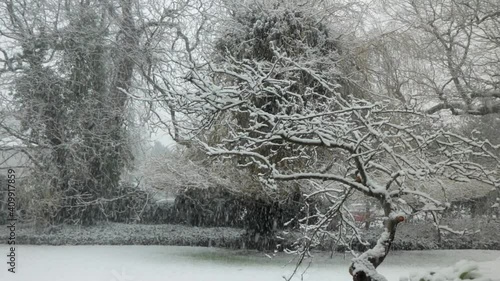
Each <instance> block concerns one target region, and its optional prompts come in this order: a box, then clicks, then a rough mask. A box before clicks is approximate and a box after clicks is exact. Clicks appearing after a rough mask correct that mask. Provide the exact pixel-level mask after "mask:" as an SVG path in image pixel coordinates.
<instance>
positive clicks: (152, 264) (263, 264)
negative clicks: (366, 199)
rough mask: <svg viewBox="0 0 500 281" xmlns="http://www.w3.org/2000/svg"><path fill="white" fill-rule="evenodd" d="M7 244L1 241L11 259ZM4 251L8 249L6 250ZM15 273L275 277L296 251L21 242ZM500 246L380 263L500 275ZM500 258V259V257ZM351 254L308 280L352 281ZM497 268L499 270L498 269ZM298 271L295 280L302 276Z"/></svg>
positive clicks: (5, 275)
mask: <svg viewBox="0 0 500 281" xmlns="http://www.w3.org/2000/svg"><path fill="white" fill-rule="evenodd" d="M7 251H8V247H7V245H0V253H1V255H2V256H3V257H4V260H6V258H5V256H6V254H7ZM4 253H5V254H4ZM16 257H17V260H16V262H17V263H16V271H17V272H16V273H15V274H12V273H10V272H8V271H7V267H8V265H7V264H6V263H5V261H4V262H2V263H1V264H2V266H1V267H3V268H0V280H2V281H4V280H20V281H44V280H51V281H58V280H60V281H67V280H72V281H80V280H81V281H83V280H85V281H89V280H91V281H156V280H162V281H165V280H168V281H181V280H182V281H256V280H261V281H268V280H269V281H271V280H276V281H278V280H283V278H282V276H283V275H286V276H288V275H289V274H291V273H292V271H293V269H294V262H291V263H289V264H287V262H288V261H289V260H290V259H291V258H292V256H288V255H284V254H280V255H278V256H276V257H273V258H269V257H266V256H265V255H264V254H262V253H255V252H250V253H249V252H242V251H232V250H224V249H216V248H201V247H175V246H28V245H27V246H22V245H21V246H17V248H16ZM498 258H500V251H484V250H439V251H413V252H402V251H400V252H392V253H391V254H389V256H388V257H387V259H386V261H385V262H384V263H383V264H382V265H381V266H380V268H379V271H380V273H382V274H384V275H385V276H386V277H387V278H388V280H395V281H397V280H399V277H401V276H408V274H409V272H413V271H423V270H429V269H432V268H436V267H445V266H450V265H452V264H454V263H456V262H457V261H459V260H462V259H468V260H473V261H476V262H478V263H479V264H480V265H481V266H484V267H485V270H489V271H490V272H489V275H490V277H491V278H492V279H493V280H500V259H498ZM497 259H498V260H497ZM349 260H350V258H349V257H347V258H346V259H344V258H343V257H342V256H336V257H334V258H333V259H330V258H329V256H328V254H327V253H321V254H317V256H316V257H315V259H314V262H313V263H312V265H311V267H310V268H309V269H308V270H307V272H306V273H305V275H304V280H314V281H327V280H328V281H332V280H335V281H344V280H345V281H350V280H352V278H351V277H350V275H349V273H348V272H347V268H348V265H349ZM495 271H496V272H495ZM301 272H302V271H299V272H298V274H297V275H296V278H295V279H294V280H301V276H300V275H301Z"/></svg>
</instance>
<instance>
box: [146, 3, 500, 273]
mask: <svg viewBox="0 0 500 281" xmlns="http://www.w3.org/2000/svg"><path fill="white" fill-rule="evenodd" d="M289 5H294V4H293V3H292V4H289ZM290 7H291V6H287V4H275V5H274V6H273V4H269V3H267V4H258V5H254V6H253V7H248V6H245V5H236V6H235V7H231V8H230V9H229V11H230V18H232V20H233V24H232V25H229V26H228V31H226V32H228V33H225V34H223V35H222V37H221V38H223V39H222V40H221V41H219V43H221V44H219V45H216V47H217V46H218V47H219V51H218V52H219V53H218V54H219V55H215V56H214V57H213V59H212V60H208V62H207V63H206V65H204V66H203V65H202V66H200V65H196V66H197V67H192V68H191V70H190V72H189V73H188V74H187V75H186V76H185V81H187V82H189V86H185V87H184V91H174V90H172V89H169V88H168V87H161V86H159V84H158V83H157V84H156V85H155V87H158V91H160V92H161V91H164V93H165V97H168V98H169V99H171V100H172V101H173V103H171V105H172V107H173V108H174V109H175V111H176V112H177V113H182V114H183V115H184V116H191V117H192V118H193V119H192V120H194V121H195V122H194V123H192V124H193V127H191V128H188V127H187V126H186V127H183V130H184V131H187V132H188V133H189V134H188V136H191V137H193V136H194V138H193V139H194V140H195V141H196V142H197V143H198V144H199V145H200V146H201V147H202V148H203V149H204V150H205V151H206V153H208V154H209V155H212V156H220V157H223V158H229V159H233V160H236V162H235V163H236V164H237V165H240V166H245V167H251V168H252V169H253V171H255V173H256V174H257V175H258V176H259V177H260V179H261V184H262V185H263V186H264V187H265V189H267V190H275V189H278V188H279V186H280V184H279V182H283V181H293V182H296V183H298V184H300V185H303V186H306V185H307V186H308V188H307V189H304V190H303V192H306V193H307V195H306V197H307V198H314V197H318V196H321V197H322V198H324V200H326V201H327V202H330V205H329V207H328V208H327V209H326V210H321V209H319V208H314V206H312V205H309V204H307V202H306V205H305V207H304V208H312V209H311V212H305V214H308V215H307V216H306V217H303V218H300V219H298V222H299V225H300V228H301V230H302V231H303V232H304V234H305V235H304V238H303V239H301V240H299V241H298V243H297V244H296V248H295V250H296V251H298V252H300V253H301V254H302V258H303V257H304V256H305V255H306V254H307V253H308V250H309V249H310V248H311V247H314V246H315V245H317V243H320V242H319V239H318V237H322V236H324V235H328V236H329V237H331V238H333V239H334V240H335V241H338V243H339V244H342V245H346V246H348V247H349V245H350V240H349V239H350V237H354V238H357V239H359V240H360V241H362V238H361V237H360V232H359V229H358V228H357V226H356V225H355V223H354V222H353V217H352V215H351V214H350V212H349V210H348V208H347V206H346V204H345V202H346V200H347V199H348V198H349V196H350V195H351V194H352V193H353V192H357V193H361V194H364V195H365V196H368V197H371V198H375V199H377V200H378V201H379V203H380V208H381V209H382V210H383V211H384V214H385V217H386V220H385V224H384V226H385V230H384V232H383V233H382V234H381V236H380V239H379V240H378V242H377V244H376V245H375V246H374V247H373V248H372V249H370V250H368V251H366V252H364V253H362V254H361V255H359V256H358V257H357V258H355V259H354V260H353V264H352V266H351V268H350V272H351V274H352V275H353V280H385V278H384V277H383V276H380V275H379V274H378V273H377V272H376V270H375V269H376V268H377V267H378V266H379V265H380V264H381V263H382V262H383V260H384V258H385V257H386V256H387V254H388V252H389V249H390V245H391V243H392V241H393V239H394V236H395V233H396V227H397V225H398V224H399V223H400V222H402V221H404V220H405V217H406V216H407V215H408V213H405V212H403V211H402V210H412V209H413V210H414V212H420V211H440V210H444V209H445V208H446V204H445V202H440V201H439V200H435V199H433V198H432V197H431V196H430V195H429V194H428V193H426V192H422V189H421V188H420V186H425V185H426V183H433V182H434V181H439V178H441V177H446V178H450V179H453V180H463V181H467V180H477V181H482V182H484V183H487V184H490V185H491V186H495V187H498V186H499V185H500V182H499V180H498V178H497V175H496V171H497V170H498V167H499V166H498V165H499V159H498V157H497V156H496V154H495V153H496V151H498V149H499V148H500V147H499V146H498V145H493V144H491V143H490V142H488V141H481V140H478V139H474V138H467V137H464V136H462V135H460V134H457V133H454V132H450V131H446V130H443V129H437V130H433V131H430V130H428V128H427V126H428V125H429V124H432V122H433V120H432V119H429V118H430V117H427V116H425V115H423V114H421V113H419V112H417V111H414V110H410V109H408V108H405V107H400V106H398V104H397V103H394V102H392V101H391V100H390V99H380V98H373V97H366V96H365V95H357V94H356V91H354V92H353V91H347V90H346V88H348V87H349V86H350V85H358V86H362V87H359V88H358V89H365V90H366V88H364V87H367V86H366V85H364V86H363V84H361V83H360V80H358V79H357V77H363V76H364V75H363V73H359V72H358V73H356V71H355V69H359V68H356V60H354V61H352V60H350V59H349V56H350V55H351V53H350V52H348V51H344V50H349V44H348V43H347V42H352V41H353V40H356V38H355V37H348V39H346V41H343V40H342V35H340V34H337V35H336V36H334V35H333V34H334V32H333V30H329V28H330V25H328V24H326V23H325V22H322V21H321V20H319V21H318V20H311V19H317V18H320V19H321V18H322V17H321V16H318V15H321V13H319V12H318V11H316V13H315V12H314V9H311V7H308V6H307V7H304V6H300V7H299V6H293V10H292V9H289V8H290ZM342 8H344V9H347V8H349V6H343V7H342V6H336V12H339V11H340V10H342ZM328 11H331V10H328ZM339 13H340V12H339ZM330 19H331V18H330ZM247 21H248V22H247ZM239 32H241V33H239ZM346 37H347V36H346ZM318 42H319V43H318ZM220 47H222V48H220ZM220 50H222V51H220ZM346 61H348V62H350V65H351V66H353V68H347V67H345V65H344V63H345V62H346ZM353 74H357V75H353ZM348 82H350V83H348ZM221 126H222V127H223V128H224V130H223V134H222V135H220V137H218V138H216V139H213V138H207V137H206V134H205V133H206V132H210V130H211V128H220V127H221ZM189 129H192V130H189ZM479 158H481V159H488V160H490V164H489V165H480V164H478V163H477V162H475V160H477V159H479ZM491 163H493V164H491ZM328 182H332V183H333V184H332V185H331V186H329V185H325V184H323V183H328ZM415 183H418V184H415ZM408 204H411V205H412V208H408V207H407V206H406V205H408ZM334 218H335V219H336V220H338V221H339V222H338V228H337V229H339V230H338V231H336V232H335V231H330V230H329V224H330V223H331V222H332V220H333V219H334ZM330 229H331V228H330Z"/></svg>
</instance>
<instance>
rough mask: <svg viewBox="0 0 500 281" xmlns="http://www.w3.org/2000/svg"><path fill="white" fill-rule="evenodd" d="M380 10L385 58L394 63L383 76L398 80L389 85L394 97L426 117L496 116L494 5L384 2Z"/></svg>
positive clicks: (457, 0)
mask: <svg viewBox="0 0 500 281" xmlns="http://www.w3.org/2000/svg"><path fill="white" fill-rule="evenodd" d="M381 5H383V7H384V8H383V12H382V13H381V15H382V19H383V20H384V21H385V23H380V24H379V28H380V29H379V30H382V31H381V32H382V33H383V34H384V36H383V38H380V39H381V40H382V41H384V42H385V43H382V45H383V46H384V47H383V48H382V49H383V50H385V56H383V57H384V61H386V62H387V63H392V65H391V66H389V68H390V70H389V71H388V72H385V74H384V75H387V74H389V75H388V77H392V78H396V77H395V76H394V75H397V78H396V80H394V79H393V82H392V84H393V87H395V89H396V90H397V91H396V92H397V93H398V95H400V96H405V97H406V99H411V98H412V99H416V100H418V101H420V102H425V103H426V106H425V107H423V108H422V109H423V110H424V111H425V112H426V113H429V114H433V113H437V112H440V111H443V110H447V111H449V112H450V113H451V114H453V115H464V114H470V115H487V114H498V113H500V95H499V90H498V85H499V80H498V77H499V71H500V69H499V68H498V65H499V64H498V62H499V50H500V45H499V41H498V38H499V35H500V29H499V28H500V6H499V4H498V1H479V0H477V1H461V0H446V1H382V2H381ZM379 15H380V14H379ZM387 17H389V20H387ZM379 42H380V41H379ZM394 62H395V64H394ZM391 73H392V74H391ZM401 86H403V87H401Z"/></svg>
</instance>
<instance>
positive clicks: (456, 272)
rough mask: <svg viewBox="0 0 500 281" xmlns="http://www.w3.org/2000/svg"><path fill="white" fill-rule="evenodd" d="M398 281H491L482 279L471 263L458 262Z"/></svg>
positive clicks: (475, 266)
mask: <svg viewBox="0 0 500 281" xmlns="http://www.w3.org/2000/svg"><path fill="white" fill-rule="evenodd" d="M399 280H400V281H458V280H476V281H493V280H492V279H490V278H488V277H484V276H483V275H482V274H481V272H480V270H479V266H478V265H477V264H476V263H475V262H471V261H465V260H462V261H459V262H458V263H456V264H455V265H453V266H450V267H446V268H442V269H439V270H436V271H429V272H425V273H412V274H410V277H409V278H406V277H401V278H400V279H399Z"/></svg>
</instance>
